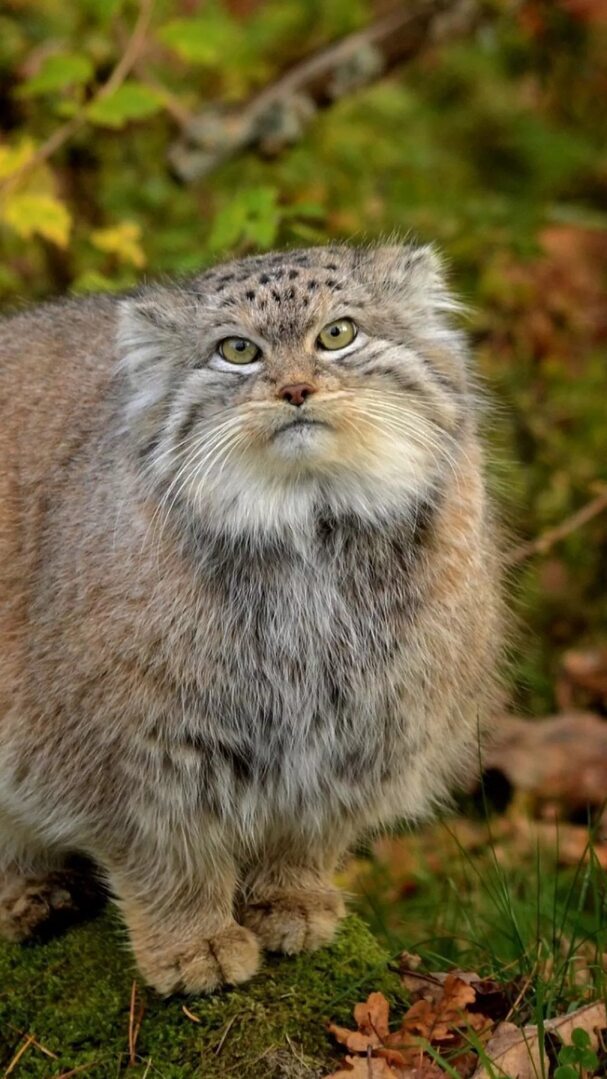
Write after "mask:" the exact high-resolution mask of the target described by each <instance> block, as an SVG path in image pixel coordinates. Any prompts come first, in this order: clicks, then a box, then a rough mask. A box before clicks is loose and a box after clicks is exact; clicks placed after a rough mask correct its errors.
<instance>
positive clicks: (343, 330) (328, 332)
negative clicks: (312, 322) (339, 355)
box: [317, 318, 358, 350]
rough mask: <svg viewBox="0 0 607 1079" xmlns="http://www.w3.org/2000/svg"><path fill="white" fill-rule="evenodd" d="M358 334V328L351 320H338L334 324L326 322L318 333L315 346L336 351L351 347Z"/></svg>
mask: <svg viewBox="0 0 607 1079" xmlns="http://www.w3.org/2000/svg"><path fill="white" fill-rule="evenodd" d="M357 333H358V326H357V325H356V323H355V322H352V319H351V318H338V319H336V321H335V322H328V323H327V325H326V326H323V328H322V330H321V331H320V333H319V335H318V338H317V344H319V345H320V347H321V348H327V349H333V350H335V349H338V348H346V346H347V345H351V344H352V342H353V340H354V338H355V337H356V335H357Z"/></svg>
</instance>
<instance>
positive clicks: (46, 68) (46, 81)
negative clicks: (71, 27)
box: [19, 53, 94, 98]
mask: <svg viewBox="0 0 607 1079" xmlns="http://www.w3.org/2000/svg"><path fill="white" fill-rule="evenodd" d="M93 74H94V70H93V65H92V63H91V61H90V60H89V58H88V56H82V55H81V54H80V53H62V54H60V53H54V54H53V55H52V56H47V57H45V59H44V61H43V63H42V66H41V68H40V70H39V71H38V73H37V74H36V75H33V76H32V78H31V79H28V80H27V82H25V83H23V85H22V86H20V87H19V96H20V97H26V98H27V97H37V96H38V95H39V94H50V93H54V92H55V91H57V90H65V89H67V87H68V86H83V85H84V84H85V83H87V82H89V81H90V80H91V79H92V77H93Z"/></svg>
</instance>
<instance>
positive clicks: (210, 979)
mask: <svg viewBox="0 0 607 1079" xmlns="http://www.w3.org/2000/svg"><path fill="white" fill-rule="evenodd" d="M137 960H138V963H139V967H140V970H141V972H142V974H143V975H144V977H145V979H146V981H147V982H148V983H149V984H150V985H151V986H152V987H153V988H154V989H156V990H157V992H158V993H160V994H161V995H162V996H169V995H170V994H172V993H212V992H213V991H214V990H215V989H219V988H221V986H223V985H240V983H241V982H246V981H248V980H249V978H252V977H253V975H254V974H256V972H257V970H258V968H259V941H258V940H257V938H256V936H255V935H254V934H253V933H252V932H251V931H250V930H249V929H245V928H244V927H243V926H241V925H237V924H236V923H234V924H233V925H229V926H227V927H226V928H225V929H223V930H220V931H219V932H218V933H215V934H213V935H212V936H209V937H201V938H199V939H198V940H196V941H191V942H189V943H188V945H187V947H186V946H183V947H181V948H176V949H175V950H174V951H171V950H170V949H166V948H165V949H162V951H160V950H159V951H158V952H147V953H142V952H141V951H138V952H137Z"/></svg>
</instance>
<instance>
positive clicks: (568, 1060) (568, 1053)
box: [559, 1045, 579, 1064]
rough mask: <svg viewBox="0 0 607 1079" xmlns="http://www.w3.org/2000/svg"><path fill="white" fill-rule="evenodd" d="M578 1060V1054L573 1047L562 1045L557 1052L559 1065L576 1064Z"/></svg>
mask: <svg viewBox="0 0 607 1079" xmlns="http://www.w3.org/2000/svg"><path fill="white" fill-rule="evenodd" d="M578 1060H579V1054H578V1050H577V1049H576V1047H575V1045H564V1046H563V1048H562V1049H561V1050H560V1052H559V1064H577V1063H578Z"/></svg>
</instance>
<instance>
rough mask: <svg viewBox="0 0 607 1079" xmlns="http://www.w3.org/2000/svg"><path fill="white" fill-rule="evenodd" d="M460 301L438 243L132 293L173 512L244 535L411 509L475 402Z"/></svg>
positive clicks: (226, 273) (326, 251)
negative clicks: (325, 513)
mask: <svg viewBox="0 0 607 1079" xmlns="http://www.w3.org/2000/svg"><path fill="white" fill-rule="evenodd" d="M454 306H455V304H454V303H453V301H452V300H451V299H450V297H449V296H448V294H447V293H446V291H445V289H444V287H443V284H442V280H441V277H440V274H439V272H438V267H437V260H436V257H435V256H434V254H433V253H432V252H431V251H429V250H428V249H417V250H416V249H412V248H404V247H398V246H390V247H378V248H375V249H356V248H346V247H344V248H341V247H340V248H335V247H330V248H313V249H310V250H307V251H300V252H285V253H283V254H278V255H267V256H261V257H258V258H253V259H244V260H242V261H240V262H233V263H230V264H227V265H224V266H222V267H219V268H217V269H215V270H212V271H210V272H209V273H207V274H204V275H202V276H200V277H199V278H196V279H194V280H193V281H191V282H189V283H188V284H187V285H185V286H181V287H179V288H177V287H174V288H167V289H151V290H145V291H143V293H142V294H141V295H140V296H138V297H137V298H135V299H132V300H128V301H126V302H125V304H124V311H123V316H122V323H121V331H120V348H121V353H122V355H123V357H124V360H125V363H126V367H127V371H128V376H129V387H130V388H129V395H128V402H127V416H128V423H129V427H130V429H131V430H132V432H133V434H134V436H135V437H136V439H137V442H138V445H139V449H140V457H141V460H142V462H143V465H144V467H145V469H146V470H147V473H148V475H151V476H153V477H155V478H156V479H158V481H159V483H160V485H161V486H163V487H164V490H165V505H166V507H167V510H170V506H171V504H172V503H173V501H174V502H175V504H176V503H177V501H179V502H180V503H182V502H183V501H184V500H185V501H187V502H188V503H189V504H190V505H191V507H192V508H193V510H194V511H195V512H199V513H202V514H204V515H205V518H206V519H207V521H210V522H214V523H216V524H217V525H218V526H220V527H229V528H232V529H236V530H241V529H247V528H249V529H253V530H259V529H261V530H271V529H274V528H280V527H284V526H285V525H286V526H288V527H297V526H298V524H304V523H305V521H306V519H307V518H308V516H309V514H310V512H311V511H312V510H313V509H314V508H315V507H317V508H318V507H320V506H321V505H322V506H324V507H325V508H330V509H332V510H333V511H334V512H336V513H339V512H348V513H351V512H355V513H358V514H360V515H361V516H363V517H367V518H381V517H382V515H385V514H392V513H394V512H403V511H406V510H407V509H410V510H411V512H415V503H416V501H418V500H419V499H420V498H422V497H424V495H425V492H426V491H427V489H428V487H429V486H431V485H433V484H435V483H436V481H437V479H440V478H441V477H442V476H444V475H446V474H447V473H448V471H449V468H452V467H453V460H454V457H455V456H456V452H457V436H458V430H459V428H460V425H461V424H462V422H463V420H464V417H465V413H466V389H465V371H464V364H463V360H462V357H461V344H460V341H459V338H458V336H457V334H455V333H454V332H453V331H452V330H451V329H449V328H448V327H447V326H446V325H445V322H444V312H445V311H446V310H449V309H451V308H453V307H454Z"/></svg>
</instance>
